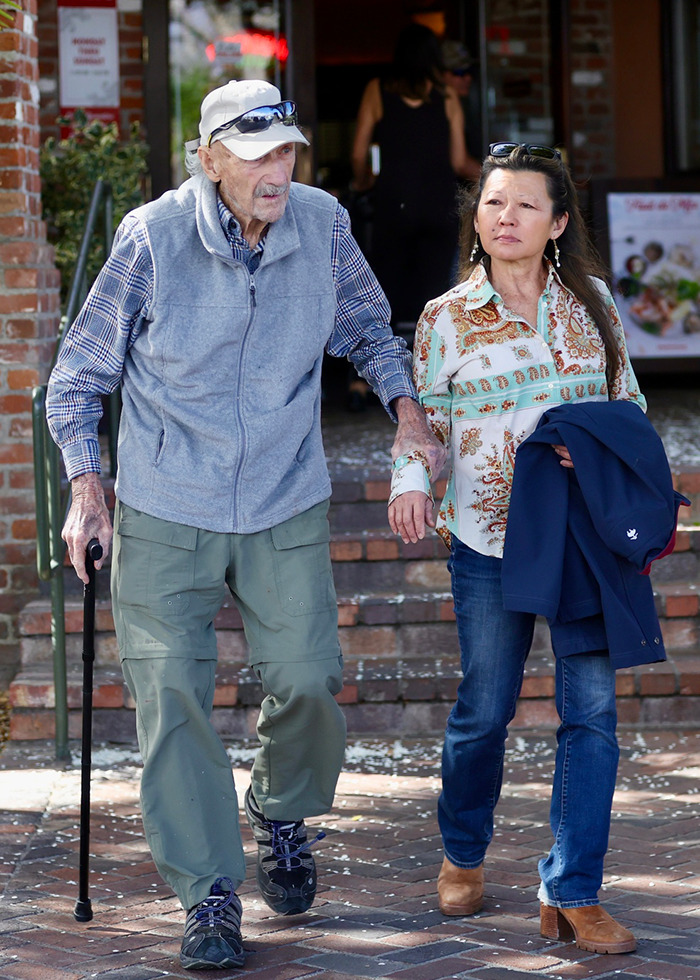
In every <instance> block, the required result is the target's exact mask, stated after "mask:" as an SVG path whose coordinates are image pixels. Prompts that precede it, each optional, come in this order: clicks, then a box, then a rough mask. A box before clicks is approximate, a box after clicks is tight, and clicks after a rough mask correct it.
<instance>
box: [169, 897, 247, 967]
mask: <svg viewBox="0 0 700 980" xmlns="http://www.w3.org/2000/svg"><path fill="white" fill-rule="evenodd" d="M180 962H181V963H182V965H183V966H184V967H185V969H186V970H217V969H219V970H226V969H228V968H229V967H232V966H243V963H244V962H245V953H244V952H243V940H242V939H241V902H240V899H239V898H238V896H237V895H236V893H235V892H234V890H233V882H232V881H231V879H230V878H217V879H216V881H215V882H214V884H213V885H212V889H211V893H210V895H209V897H208V898H205V899H204V901H203V902H200V903H199V905H195V906H194V907H193V908H191V909H190V910H189V912H188V913H187V921H186V923H185V936H184V939H183V940H182V947H181V949H180Z"/></svg>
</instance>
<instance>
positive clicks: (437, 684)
mask: <svg viewBox="0 0 700 980" xmlns="http://www.w3.org/2000/svg"><path fill="white" fill-rule="evenodd" d="M460 679H461V675H460V670H459V662H458V659H457V657H444V656H437V657H431V658H425V657H423V658H422V659H421V658H418V657H416V658H414V659H412V660H404V659H401V658H396V657H382V656H375V657H359V658H356V659H354V660H350V661H349V662H348V661H346V665H345V686H344V688H343V690H342V691H341V693H340V694H339V695H338V697H337V700H338V702H339V703H340V704H341V705H342V706H343V711H344V713H345V715H346V719H347V723H348V731H349V733H350V734H353V735H360V734H362V735H369V734H373V735H386V734H387V733H392V734H396V735H397V736H401V735H406V734H412V735H417V734H418V735H422V736H424V735H440V734H441V733H442V732H443V731H444V728H445V722H446V719H447V715H448V713H449V710H450V706H451V704H452V702H453V701H454V698H455V695H456V691H457V686H458V684H459V682H460ZM553 696H554V664H553V660H552V657H551V655H549V654H547V653H545V652H542V651H539V652H538V651H536V650H533V652H532V653H531V654H530V657H529V659H528V663H527V666H526V673H525V679H524V682H523V688H522V692H521V695H520V699H519V702H518V708H517V712H516V716H515V718H514V720H513V723H512V725H511V726H510V727H511V729H512V730H516V731H517V730H518V729H531V728H555V727H556V726H557V725H558V718H557V715H556V710H555V706H554V699H553ZM261 697H262V693H261V689H260V685H259V683H258V681H257V679H256V678H255V675H254V674H253V672H252V671H251V670H250V668H249V667H247V666H246V665H245V663H244V662H242V661H238V662H233V661H232V662H230V663H227V664H224V663H221V664H220V665H219V668H218V671H217V687H216V695H215V699H214V710H213V723H214V725H215V727H216V730H217V731H218V732H219V734H221V735H222V736H224V737H227V738H249V737H252V736H254V734H255V724H256V719H257V715H258V707H259V704H260V700H261ZM10 701H11V706H12V712H11V719H10V737H11V738H12V739H16V740H24V739H49V738H52V737H53V732H54V727H53V726H54V715H53V706H54V688H53V679H52V676H51V673H50V670H49V669H48V667H47V665H45V664H35V665H32V666H28V667H24V668H23V669H22V671H21V672H20V673H19V674H18V675H17V677H16V678H15V680H14V682H13V684H12V686H11V689H10ZM68 704H69V726H68V727H69V736H70V738H72V739H78V738H79V737H80V725H81V716H80V711H81V705H82V673H81V671H80V670H78V669H76V668H75V667H73V668H72V669H71V670H70V671H69V674H68ZM93 705H94V711H93V737H94V740H95V741H96V742H100V741H110V742H130V743H132V742H135V739H136V729H135V720H134V710H133V709H134V704H133V701H132V699H131V696H130V694H129V692H128V689H127V688H126V685H125V684H124V682H123V679H122V676H121V672H120V671H119V669H118V668H117V667H116V666H111V667H110V666H104V665H100V666H99V667H97V668H96V670H95V679H94V695H93ZM617 707H618V717H619V722H620V724H621V725H623V726H632V727H636V726H639V727H640V728H644V729H648V728H650V727H654V726H657V727H664V728H669V727H678V728H688V727H691V728H693V727H697V722H698V717H700V713H699V712H700V650H698V649H697V648H696V649H695V650H693V651H680V652H679V651H676V652H674V653H673V654H672V655H671V656H670V657H669V660H668V661H667V662H666V663H663V664H653V665H650V666H647V667H643V668H630V669H627V670H621V671H618V673H617Z"/></svg>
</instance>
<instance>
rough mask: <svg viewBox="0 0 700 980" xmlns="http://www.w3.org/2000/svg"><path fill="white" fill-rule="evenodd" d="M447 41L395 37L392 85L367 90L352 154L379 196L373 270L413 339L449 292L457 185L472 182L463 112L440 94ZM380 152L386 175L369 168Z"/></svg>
mask: <svg viewBox="0 0 700 980" xmlns="http://www.w3.org/2000/svg"><path fill="white" fill-rule="evenodd" d="M443 72H444V66H443V64H442V57H441V50H440V41H439V39H438V38H437V36H436V35H435V34H434V33H433V32H432V31H431V30H430V29H429V28H427V27H424V26H423V25H420V24H415V23H412V24H409V25H408V26H407V27H406V28H404V29H403V30H402V31H401V33H400V35H399V38H398V41H397V44H396V49H395V53H394V60H393V63H392V65H391V68H390V69H389V72H388V74H387V77H386V78H385V79H379V78H374V79H372V80H371V81H370V82H369V83H368V85H367V86H366V88H365V91H364V93H363V96H362V100H361V103H360V108H359V112H358V117H357V124H356V132H355V140H354V144H353V152H352V164H353V178H354V188H355V189H356V190H358V191H363V190H367V189H368V188H370V187H372V188H373V190H372V197H373V204H374V217H373V226H372V241H371V254H370V256H369V258H370V262H371V264H372V267H373V269H374V271H375V273H376V275H377V278H378V279H379V282H380V283H381V285H382V288H383V289H384V291H385V293H386V294H387V297H388V299H389V302H390V304H391V309H392V324H393V325H394V328H395V329H396V330H397V332H400V333H402V334H405V335H406V336H407V337H408V338H409V339H411V338H412V336H413V330H414V327H415V324H416V322H417V320H418V317H419V316H420V314H421V312H422V310H423V307H424V306H425V304H426V302H427V301H428V300H429V299H431V298H432V297H434V296H437V295H439V294H440V293H443V292H445V290H446V289H448V288H449V287H450V285H451V284H452V283H451V282H450V271H451V268H452V265H453V258H454V253H455V249H456V246H457V238H458V217H457V206H456V186H457V178H458V177H460V178H462V179H475V178H477V177H478V176H479V172H480V165H479V163H478V162H477V161H476V160H475V159H474V158H473V157H470V156H469V154H468V153H467V149H466V144H465V138H464V113H463V110H462V107H461V104H460V101H459V98H458V96H457V95H456V93H455V92H454V91H453V90H452V89H450V88H447V87H445V86H444V85H443ZM372 143H376V144H378V146H379V173H378V175H377V176H376V178H375V176H374V174H373V172H372V169H371V168H370V165H369V149H370V145H371V144H372Z"/></svg>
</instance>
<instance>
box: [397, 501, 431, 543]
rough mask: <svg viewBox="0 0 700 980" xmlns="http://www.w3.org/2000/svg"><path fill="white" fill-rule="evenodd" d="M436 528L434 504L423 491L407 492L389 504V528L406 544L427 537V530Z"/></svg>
mask: <svg viewBox="0 0 700 980" xmlns="http://www.w3.org/2000/svg"><path fill="white" fill-rule="evenodd" d="M426 525H427V526H428V527H435V518H434V516H433V502H432V500H431V499H430V497H429V496H428V495H427V493H423V491H422V490H407V491H406V493H402V494H400V495H399V496H398V497H396V498H395V500H393V501H392V502H391V503H390V504H389V527H390V528H391V530H392V531H393V532H394V534H399V535H400V536H401V540H402V541H403V543H404V544H408V543H409V542H411V543H413V544H415V543H416V542H417V541H420V540H421V538H424V537H425V528H426Z"/></svg>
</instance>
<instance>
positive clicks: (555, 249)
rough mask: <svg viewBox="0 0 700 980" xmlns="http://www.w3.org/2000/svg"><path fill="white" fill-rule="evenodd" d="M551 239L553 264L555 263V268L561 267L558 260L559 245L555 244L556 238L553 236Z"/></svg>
mask: <svg viewBox="0 0 700 980" xmlns="http://www.w3.org/2000/svg"><path fill="white" fill-rule="evenodd" d="M552 241H553V242H554V264H555V265H556V267H557V269H561V262H560V261H559V254H560V253H559V246H558V245H557V240H556V238H553V239H552Z"/></svg>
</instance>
